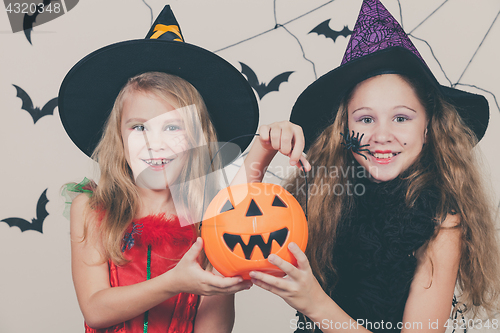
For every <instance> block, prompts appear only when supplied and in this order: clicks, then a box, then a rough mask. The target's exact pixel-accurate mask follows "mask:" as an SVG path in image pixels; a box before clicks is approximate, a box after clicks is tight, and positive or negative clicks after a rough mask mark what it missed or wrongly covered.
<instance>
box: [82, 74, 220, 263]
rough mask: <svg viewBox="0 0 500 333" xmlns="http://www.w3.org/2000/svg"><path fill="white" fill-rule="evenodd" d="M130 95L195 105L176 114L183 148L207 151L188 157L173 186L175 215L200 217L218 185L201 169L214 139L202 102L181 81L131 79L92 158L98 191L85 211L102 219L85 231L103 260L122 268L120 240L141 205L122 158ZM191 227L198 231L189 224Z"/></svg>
mask: <svg viewBox="0 0 500 333" xmlns="http://www.w3.org/2000/svg"><path fill="white" fill-rule="evenodd" d="M132 92H143V93H148V94H153V95H155V96H157V97H159V98H161V99H164V100H166V101H171V99H172V96H173V97H174V99H175V100H176V101H177V105H175V107H178V108H181V107H188V106H191V105H194V106H195V108H196V113H194V114H193V113H190V112H185V113H184V112H182V113H181V118H182V120H183V122H184V125H185V128H186V135H187V141H188V146H189V147H200V146H202V147H206V146H207V143H209V144H208V153H207V150H206V149H191V150H190V151H189V154H188V158H187V162H186V165H185V167H184V168H183V170H182V171H181V173H180V175H179V176H178V178H177V180H176V184H178V185H179V184H181V185H180V186H179V193H177V196H178V197H179V198H180V199H181V202H180V206H181V207H179V205H178V204H179V202H176V210H177V212H178V213H179V212H200V214H201V210H202V205H203V202H204V200H203V198H205V207H206V204H207V203H206V202H207V201H209V199H210V198H211V197H213V196H214V195H215V191H216V183H217V181H216V179H215V177H205V175H206V173H207V168H206V166H209V165H211V160H212V156H213V155H214V153H215V152H216V151H217V146H216V143H217V136H216V132H215V129H214V127H213V125H212V122H211V120H210V117H209V114H208V112H207V108H206V106H205V103H204V101H203V98H202V97H201V95H200V94H199V93H198V91H197V90H196V89H195V88H194V87H193V86H192V85H191V84H190V83H189V82H187V81H186V80H184V79H182V78H180V77H177V76H174V75H170V74H166V73H160V72H148V73H144V74H140V75H138V76H135V77H133V78H130V79H129V80H128V82H127V84H126V85H125V86H124V87H123V88H122V90H121V91H120V93H119V94H118V97H117V98H116V100H115V103H114V106H113V109H112V111H111V114H110V115H109V118H108V120H107V122H106V125H105V128H104V131H103V136H102V138H101V140H100V142H99V144H98V145H97V147H96V149H95V151H94V153H93V155H92V157H93V159H95V160H96V161H97V162H98V164H99V169H100V179H99V183H98V184H99V185H98V186H97V187H96V188H95V191H94V194H93V195H92V197H91V198H90V201H89V208H91V209H92V210H93V211H97V212H102V213H101V214H100V215H101V216H99V217H100V219H101V221H100V223H99V225H98V226H96V227H95V228H92V229H90V230H93V231H94V232H95V235H94V234H93V235H92V238H93V239H97V240H99V241H101V242H102V248H103V251H104V253H103V254H102V255H103V259H104V260H112V261H113V262H115V263H116V264H123V263H125V262H126V259H125V258H124V256H123V254H122V251H121V246H122V240H123V236H124V234H125V232H126V230H127V228H128V226H129V225H130V223H131V222H132V220H133V219H134V218H136V217H137V216H136V214H137V213H138V209H139V203H140V200H139V194H138V191H137V185H136V183H135V180H134V176H133V174H132V170H131V169H130V167H129V165H128V163H127V160H126V158H125V150H124V145H123V142H122V133H121V119H122V110H123V102H124V99H125V96H126V95H127V94H130V93H132ZM192 109H194V108H192ZM196 118H197V119H196ZM194 124H201V127H202V130H203V131H202V133H200V131H199V130H198V131H197V130H196V126H194ZM219 167H220V161H218V160H217V159H215V160H214V162H213V163H212V170H217V169H218V168H219ZM205 179H207V182H210V184H207V185H206V189H205ZM205 191H206V193H205ZM193 215H196V214H193ZM182 217H183V218H185V219H187V220H188V221H190V222H192V223H194V222H198V221H196V218H197V217H196V218H193V216H188V215H187V216H182ZM192 227H193V228H194V229H196V230H198V228H196V227H195V225H194V224H192ZM88 230H89V228H88V225H86V227H85V230H84V235H85V237H86V236H87V233H88Z"/></svg>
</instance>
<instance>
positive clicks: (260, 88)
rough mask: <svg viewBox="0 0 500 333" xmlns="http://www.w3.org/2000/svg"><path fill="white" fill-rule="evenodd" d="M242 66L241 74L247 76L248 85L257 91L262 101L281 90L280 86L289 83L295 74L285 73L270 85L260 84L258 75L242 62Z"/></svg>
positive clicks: (275, 78)
mask: <svg viewBox="0 0 500 333" xmlns="http://www.w3.org/2000/svg"><path fill="white" fill-rule="evenodd" d="M240 64H241V72H242V73H243V74H245V76H246V77H247V80H248V83H250V86H251V87H252V88H254V89H255V91H256V92H257V95H259V99H262V97H264V96H265V95H266V94H267V93H269V92H271V91H278V90H279V88H280V85H281V84H282V83H283V82H288V77H289V76H290V75H291V74H292V73H293V72H284V73H281V74H280V75H278V76H276V77H274V79H272V80H271V82H269V84H265V83H259V79H257V75H256V74H255V72H254V71H253V70H252V69H251V68H250V67H248V66H247V65H245V64H244V63H242V62H240Z"/></svg>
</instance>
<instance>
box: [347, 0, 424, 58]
mask: <svg viewBox="0 0 500 333" xmlns="http://www.w3.org/2000/svg"><path fill="white" fill-rule="evenodd" d="M393 46H401V47H404V48H405V49H407V50H410V51H411V52H412V53H413V54H415V55H416V56H418V57H419V58H420V60H422V62H423V63H424V64H425V61H424V59H422V57H421V56H420V54H419V53H418V51H417V49H416V48H415V46H414V45H413V43H412V42H411V41H410V39H409V38H408V36H407V35H406V33H405V32H404V31H403V28H401V26H400V25H399V23H398V22H397V21H396V20H395V19H394V17H393V16H392V15H391V14H390V13H389V12H388V11H387V9H386V8H385V7H384V5H382V3H380V1H379V0H364V1H363V4H362V6H361V11H360V12H359V17H358V20H357V22H356V25H355V26H354V29H353V33H352V36H351V39H350V40H349V43H348V44H347V49H346V51H345V54H344V58H343V59H342V63H341V65H343V64H345V63H347V62H349V61H351V60H354V59H357V58H361V57H363V56H365V55H368V54H371V53H374V52H376V51H380V50H384V49H387V48H390V47H393Z"/></svg>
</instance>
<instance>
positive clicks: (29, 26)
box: [23, 0, 52, 45]
mask: <svg viewBox="0 0 500 333" xmlns="http://www.w3.org/2000/svg"><path fill="white" fill-rule="evenodd" d="M51 2H52V0H43V6H42V4H38V5H37V6H36V12H34V13H33V15H28V14H24V19H23V30H24V35H25V36H26V39H27V40H28V42H30V44H31V45H33V44H32V43H31V30H33V23H35V21H36V17H37V16H38V14H40V11H41V10H42V8H45V7H46V6H48V5H49V4H50V3H51Z"/></svg>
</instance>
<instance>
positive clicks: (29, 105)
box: [13, 84, 57, 124]
mask: <svg viewBox="0 0 500 333" xmlns="http://www.w3.org/2000/svg"><path fill="white" fill-rule="evenodd" d="M13 86H14V87H15V88H16V90H17V95H16V96H17V97H19V98H21V100H22V101H23V105H22V106H21V109H23V110H26V111H28V112H29V114H30V115H31V117H32V118H33V123H34V124H36V122H37V121H38V120H39V119H40V118H42V117H43V116H47V115H52V114H53V113H54V108H55V107H56V106H57V97H56V98H52V99H51V100H50V101H48V102H47V104H45V105H44V106H43V108H42V109H41V110H40V108H39V107H36V108H34V107H33V102H32V101H31V98H30V97H29V96H28V94H27V93H26V91H24V90H23V89H21V88H20V87H18V86H16V85H15V84H13Z"/></svg>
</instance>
